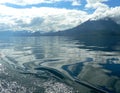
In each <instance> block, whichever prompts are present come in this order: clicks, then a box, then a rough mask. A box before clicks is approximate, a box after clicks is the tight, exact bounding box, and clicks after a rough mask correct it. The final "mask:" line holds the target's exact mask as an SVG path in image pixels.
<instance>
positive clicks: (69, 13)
mask: <svg viewBox="0 0 120 93" xmlns="http://www.w3.org/2000/svg"><path fill="white" fill-rule="evenodd" d="M119 11H120V0H0V31H23V30H26V31H31V32H35V31H41V32H49V31H52V32H53V31H62V30H65V29H70V28H73V27H75V26H77V25H80V24H81V23H83V22H85V21H87V20H99V19H101V18H106V17H109V18H111V19H113V20H114V21H115V22H116V23H118V24H120V12H119Z"/></svg>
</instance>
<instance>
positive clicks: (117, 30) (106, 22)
mask: <svg viewBox="0 0 120 93" xmlns="http://www.w3.org/2000/svg"><path fill="white" fill-rule="evenodd" d="M103 34H104V35H105V34H108V35H109V34H115V35H120V25H118V24H117V23H116V22H115V21H113V20H112V19H110V18H105V19H100V20H88V21H86V22H84V23H82V24H80V25H78V26H77V27H74V28H72V29H68V30H64V31H58V32H53V33H47V34H46V35H60V36H69V35H70V36H73V35H103Z"/></svg>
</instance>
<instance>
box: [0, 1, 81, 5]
mask: <svg viewBox="0 0 120 93" xmlns="http://www.w3.org/2000/svg"><path fill="white" fill-rule="evenodd" d="M61 1H62V2H63V1H64V2H71V4H72V5H75V6H76V5H80V0H0V4H5V3H12V4H16V5H21V6H25V5H33V4H40V3H56V2H61Z"/></svg>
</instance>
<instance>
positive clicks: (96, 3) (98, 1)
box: [85, 0, 108, 9]
mask: <svg viewBox="0 0 120 93" xmlns="http://www.w3.org/2000/svg"><path fill="white" fill-rule="evenodd" d="M86 1H87V4H86V6H85V7H86V8H94V9H96V8H98V7H102V6H104V7H105V6H106V7H107V5H106V4H103V2H107V1H108V0H86Z"/></svg>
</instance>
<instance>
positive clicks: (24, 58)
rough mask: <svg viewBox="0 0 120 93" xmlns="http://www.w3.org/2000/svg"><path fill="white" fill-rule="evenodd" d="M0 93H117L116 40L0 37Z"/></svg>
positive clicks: (119, 49) (119, 43)
mask: <svg viewBox="0 0 120 93" xmlns="http://www.w3.org/2000/svg"><path fill="white" fill-rule="evenodd" d="M0 93H120V37H119V36H80V37H67V36H40V37H0Z"/></svg>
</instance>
